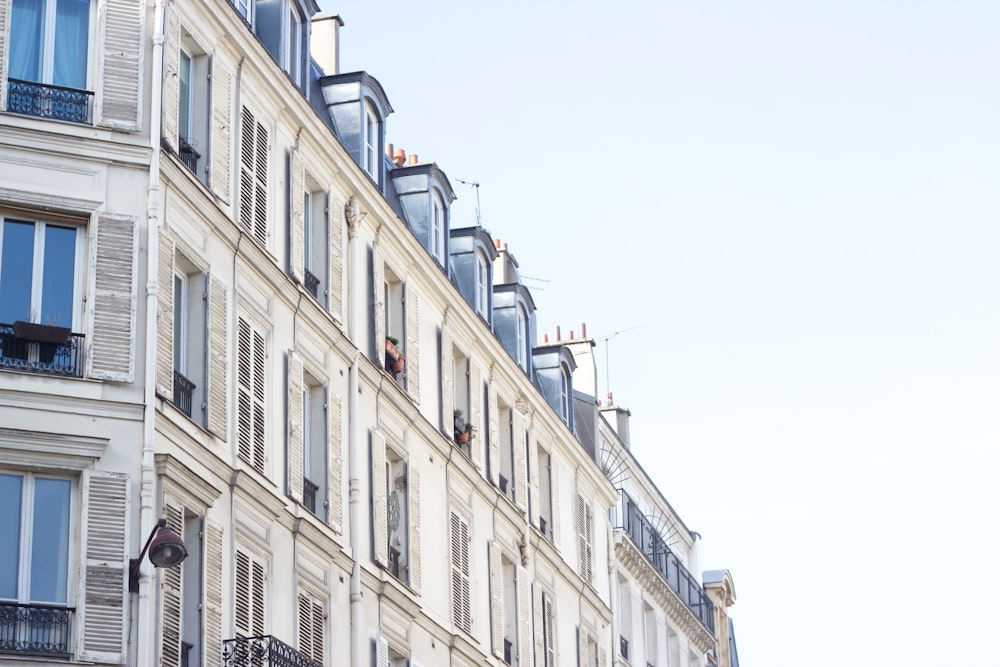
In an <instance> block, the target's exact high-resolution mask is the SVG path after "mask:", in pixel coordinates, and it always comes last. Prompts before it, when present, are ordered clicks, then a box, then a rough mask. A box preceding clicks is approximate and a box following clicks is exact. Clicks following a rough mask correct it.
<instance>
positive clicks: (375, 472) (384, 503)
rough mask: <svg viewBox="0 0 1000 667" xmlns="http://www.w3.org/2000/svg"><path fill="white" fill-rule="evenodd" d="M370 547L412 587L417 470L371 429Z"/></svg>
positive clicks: (416, 561)
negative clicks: (371, 516)
mask: <svg viewBox="0 0 1000 667" xmlns="http://www.w3.org/2000/svg"><path fill="white" fill-rule="evenodd" d="M371 447H372V449H371V458H372V470H371V474H372V477H371V479H372V515H373V518H372V524H373V526H372V548H373V551H374V554H373V556H374V560H375V562H376V563H378V564H379V565H381V566H382V567H384V568H385V569H386V570H388V571H389V574H391V575H392V576H393V577H395V578H396V579H398V580H399V581H401V582H402V583H403V584H406V585H407V586H409V587H410V588H412V589H413V590H415V591H419V589H420V585H421V578H420V474H419V471H418V470H417V469H416V468H414V467H412V466H410V465H409V463H408V462H407V460H406V457H405V455H404V454H403V453H402V452H399V451H397V450H396V449H394V448H392V447H387V446H386V441H385V435H384V434H383V433H382V432H381V431H372V442H371Z"/></svg>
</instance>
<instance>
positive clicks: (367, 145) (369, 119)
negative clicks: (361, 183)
mask: <svg viewBox="0 0 1000 667" xmlns="http://www.w3.org/2000/svg"><path fill="white" fill-rule="evenodd" d="M378 139H379V137H378V116H376V115H375V110H374V109H372V107H371V105H369V104H365V126H364V138H363V144H362V150H363V151H364V154H363V156H362V162H361V166H362V167H363V168H364V170H365V172H367V174H368V175H369V176H371V177H372V179H373V180H374V181H375V182H376V183H378Z"/></svg>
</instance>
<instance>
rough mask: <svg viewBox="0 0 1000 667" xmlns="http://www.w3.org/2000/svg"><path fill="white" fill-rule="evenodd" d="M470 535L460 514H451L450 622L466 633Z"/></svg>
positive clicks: (469, 598)
mask: <svg viewBox="0 0 1000 667" xmlns="http://www.w3.org/2000/svg"><path fill="white" fill-rule="evenodd" d="M470 542H472V534H471V533H470V532H469V522H468V521H466V520H465V518H464V517H462V516H461V515H460V514H457V513H455V512H452V513H451V609H452V621H453V622H454V623H455V625H456V626H457V627H459V628H461V629H463V630H465V631H466V632H472V588H471V583H470V576H471V566H470V564H469V544H470Z"/></svg>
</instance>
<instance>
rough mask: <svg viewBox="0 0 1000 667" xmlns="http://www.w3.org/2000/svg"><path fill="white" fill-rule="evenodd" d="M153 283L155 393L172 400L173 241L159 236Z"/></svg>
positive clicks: (163, 233) (162, 234) (161, 235)
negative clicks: (155, 283) (154, 301)
mask: <svg viewBox="0 0 1000 667" xmlns="http://www.w3.org/2000/svg"><path fill="white" fill-rule="evenodd" d="M159 246H160V247H159V251H158V252H159V256H158V261H157V265H158V266H157V269H156V271H157V273H156V282H157V283H159V284H158V285H157V289H156V293H157V308H156V393H158V394H159V395H160V396H163V397H164V398H166V399H167V400H168V401H172V400H174V240H173V239H172V238H170V236H169V235H168V234H167V233H166V232H163V231H161V232H160V233H159Z"/></svg>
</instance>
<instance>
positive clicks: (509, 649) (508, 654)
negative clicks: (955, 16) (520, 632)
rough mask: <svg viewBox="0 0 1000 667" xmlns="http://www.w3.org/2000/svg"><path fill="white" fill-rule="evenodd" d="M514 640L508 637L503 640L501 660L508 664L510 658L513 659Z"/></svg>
mask: <svg viewBox="0 0 1000 667" xmlns="http://www.w3.org/2000/svg"><path fill="white" fill-rule="evenodd" d="M513 653H514V642H512V641H511V640H509V639H505V640H503V661H504V662H506V663H507V664H508V665H509V664H511V660H513V659H514V656H513Z"/></svg>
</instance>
